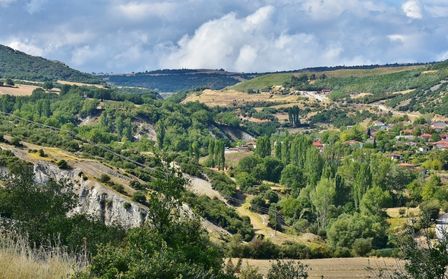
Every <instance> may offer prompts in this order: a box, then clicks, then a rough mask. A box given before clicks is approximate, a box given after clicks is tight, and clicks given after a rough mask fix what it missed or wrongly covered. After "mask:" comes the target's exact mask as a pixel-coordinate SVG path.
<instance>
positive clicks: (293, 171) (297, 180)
mask: <svg viewBox="0 0 448 279" xmlns="http://www.w3.org/2000/svg"><path fill="white" fill-rule="evenodd" d="M280 183H281V184H283V185H286V186H287V187H288V188H290V189H292V190H293V191H294V192H297V193H298V190H299V189H300V188H302V187H303V186H305V180H304V178H303V173H302V170H301V169H300V168H299V167H297V166H295V165H292V164H289V165H287V166H286V167H285V168H284V169H283V170H282V174H281V178H280Z"/></svg>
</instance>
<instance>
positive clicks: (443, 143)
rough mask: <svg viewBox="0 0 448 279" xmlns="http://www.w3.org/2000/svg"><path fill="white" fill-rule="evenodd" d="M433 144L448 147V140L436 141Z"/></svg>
mask: <svg viewBox="0 0 448 279" xmlns="http://www.w3.org/2000/svg"><path fill="white" fill-rule="evenodd" d="M433 145H434V146H435V147H436V148H438V149H448V141H447V140H440V141H438V142H434V143H433Z"/></svg>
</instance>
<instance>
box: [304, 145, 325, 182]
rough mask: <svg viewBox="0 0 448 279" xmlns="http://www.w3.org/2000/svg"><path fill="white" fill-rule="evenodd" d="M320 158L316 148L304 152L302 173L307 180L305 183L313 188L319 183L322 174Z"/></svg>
mask: <svg viewBox="0 0 448 279" xmlns="http://www.w3.org/2000/svg"><path fill="white" fill-rule="evenodd" d="M322 165H323V162H322V157H321V156H320V154H319V151H318V150H317V149H316V148H308V150H307V152H306V160H305V167H304V173H305V176H306V178H307V183H308V184H309V185H311V186H315V185H316V184H317V182H318V181H319V179H320V177H321V173H322Z"/></svg>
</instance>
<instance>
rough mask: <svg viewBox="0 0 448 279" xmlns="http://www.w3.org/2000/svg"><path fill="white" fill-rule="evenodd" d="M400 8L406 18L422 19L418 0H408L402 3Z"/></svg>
mask: <svg viewBox="0 0 448 279" xmlns="http://www.w3.org/2000/svg"><path fill="white" fill-rule="evenodd" d="M401 8H402V9H403V12H404V13H405V15H406V16H407V17H410V18H412V19H421V18H423V15H422V8H421V7H420V3H419V1H418V0H408V1H406V2H404V3H403V5H402V6H401Z"/></svg>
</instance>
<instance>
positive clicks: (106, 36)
mask: <svg viewBox="0 0 448 279" xmlns="http://www.w3.org/2000/svg"><path fill="white" fill-rule="evenodd" d="M447 22H448V0H226V1H224V0H182V1H181V0H167V1H155V0H154V1H153V0H0V26H1V28H0V30H1V32H0V44H5V45H8V46H11V47H13V48H16V49H19V50H22V51H25V52H27V53H30V54H33V55H39V56H44V57H47V58H49V59H55V60H60V61H63V62H64V63H66V64H68V65H70V66H72V67H74V68H77V69H80V70H83V71H87V72H115V73H122V72H132V71H144V70H153V69H160V68H225V69H227V70H230V71H246V72H263V71H277V70H292V69H298V68H303V67H313V66H333V65H358V64H383V63H395V62H428V61H437V60H445V59H448V24H447Z"/></svg>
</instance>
